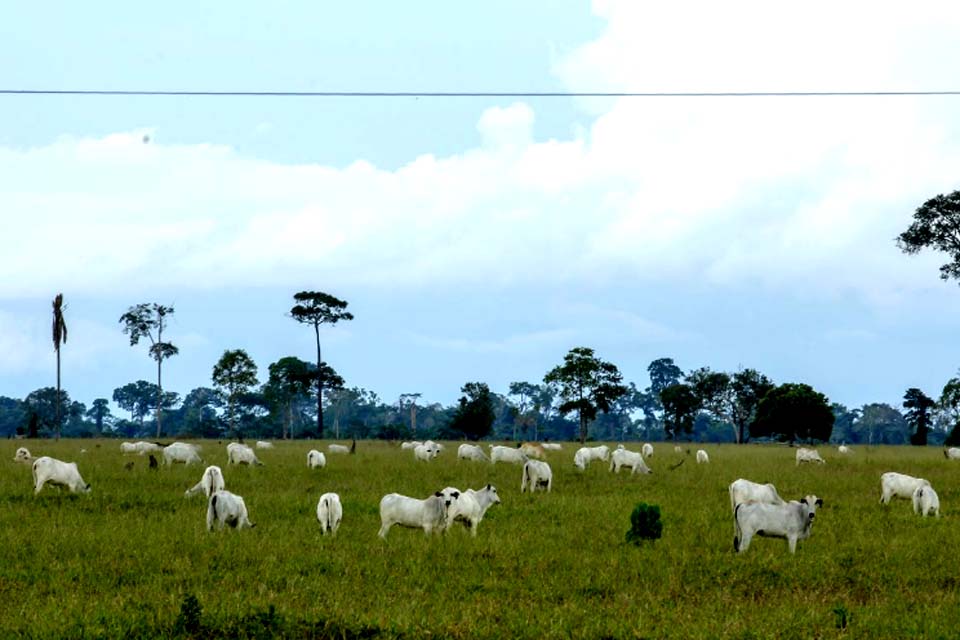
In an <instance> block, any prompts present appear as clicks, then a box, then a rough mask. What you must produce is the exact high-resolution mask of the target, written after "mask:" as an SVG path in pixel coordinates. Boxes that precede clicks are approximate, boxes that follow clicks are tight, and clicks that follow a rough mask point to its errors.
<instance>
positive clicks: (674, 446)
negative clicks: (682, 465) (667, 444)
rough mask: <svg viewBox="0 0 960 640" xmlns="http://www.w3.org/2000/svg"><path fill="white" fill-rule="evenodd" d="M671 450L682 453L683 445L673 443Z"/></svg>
mask: <svg viewBox="0 0 960 640" xmlns="http://www.w3.org/2000/svg"><path fill="white" fill-rule="evenodd" d="M673 452H674V453H683V447H681V446H680V445H678V444H675V445H673Z"/></svg>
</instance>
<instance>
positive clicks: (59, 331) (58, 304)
mask: <svg viewBox="0 0 960 640" xmlns="http://www.w3.org/2000/svg"><path fill="white" fill-rule="evenodd" d="M63 309H64V307H63V294H62V293H58V294H57V295H56V297H55V298H54V299H53V350H54V351H55V352H56V353H57V440H59V439H60V430H61V428H62V427H63V413H62V411H61V406H60V405H61V400H60V345H61V344H66V342H67V323H66V322H64V320H63Z"/></svg>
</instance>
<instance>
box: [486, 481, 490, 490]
mask: <svg viewBox="0 0 960 640" xmlns="http://www.w3.org/2000/svg"><path fill="white" fill-rule="evenodd" d="M490 489H491V487H490V483H489V482H488V483H487V490H490Z"/></svg>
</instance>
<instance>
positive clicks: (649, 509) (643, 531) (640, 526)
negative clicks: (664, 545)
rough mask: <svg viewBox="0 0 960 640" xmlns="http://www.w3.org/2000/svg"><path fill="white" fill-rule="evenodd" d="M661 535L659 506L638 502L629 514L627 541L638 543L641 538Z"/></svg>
mask: <svg viewBox="0 0 960 640" xmlns="http://www.w3.org/2000/svg"><path fill="white" fill-rule="evenodd" d="M662 535H663V523H662V522H661V521H660V506H659V505H655V504H647V503H645V502H641V503H639V504H638V505H637V506H635V507H634V508H633V513H631V514H630V530H629V531H627V542H632V543H633V544H640V542H641V541H643V540H657V539H658V538H660V536H662Z"/></svg>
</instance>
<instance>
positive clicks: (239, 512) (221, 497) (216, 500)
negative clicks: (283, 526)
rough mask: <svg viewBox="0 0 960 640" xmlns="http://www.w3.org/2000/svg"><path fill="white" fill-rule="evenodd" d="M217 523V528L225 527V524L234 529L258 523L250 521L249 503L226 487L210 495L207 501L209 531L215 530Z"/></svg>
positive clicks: (253, 525) (251, 526)
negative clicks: (214, 526)
mask: <svg viewBox="0 0 960 640" xmlns="http://www.w3.org/2000/svg"><path fill="white" fill-rule="evenodd" d="M214 523H216V524H217V529H218V530H220V529H223V525H229V526H230V527H231V528H234V529H243V528H244V527H250V528H251V529H252V528H253V527H255V526H257V525H255V524H253V523H252V522H250V518H249V516H248V515H247V505H246V503H245V502H244V501H243V498H241V497H240V496H238V495H236V494H234V493H230V492H229V491H227V490H226V489H224V490H222V491H217V492H216V493H214V494H213V495H211V496H210V501H209V502H208V503H207V531H213V524H214Z"/></svg>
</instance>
